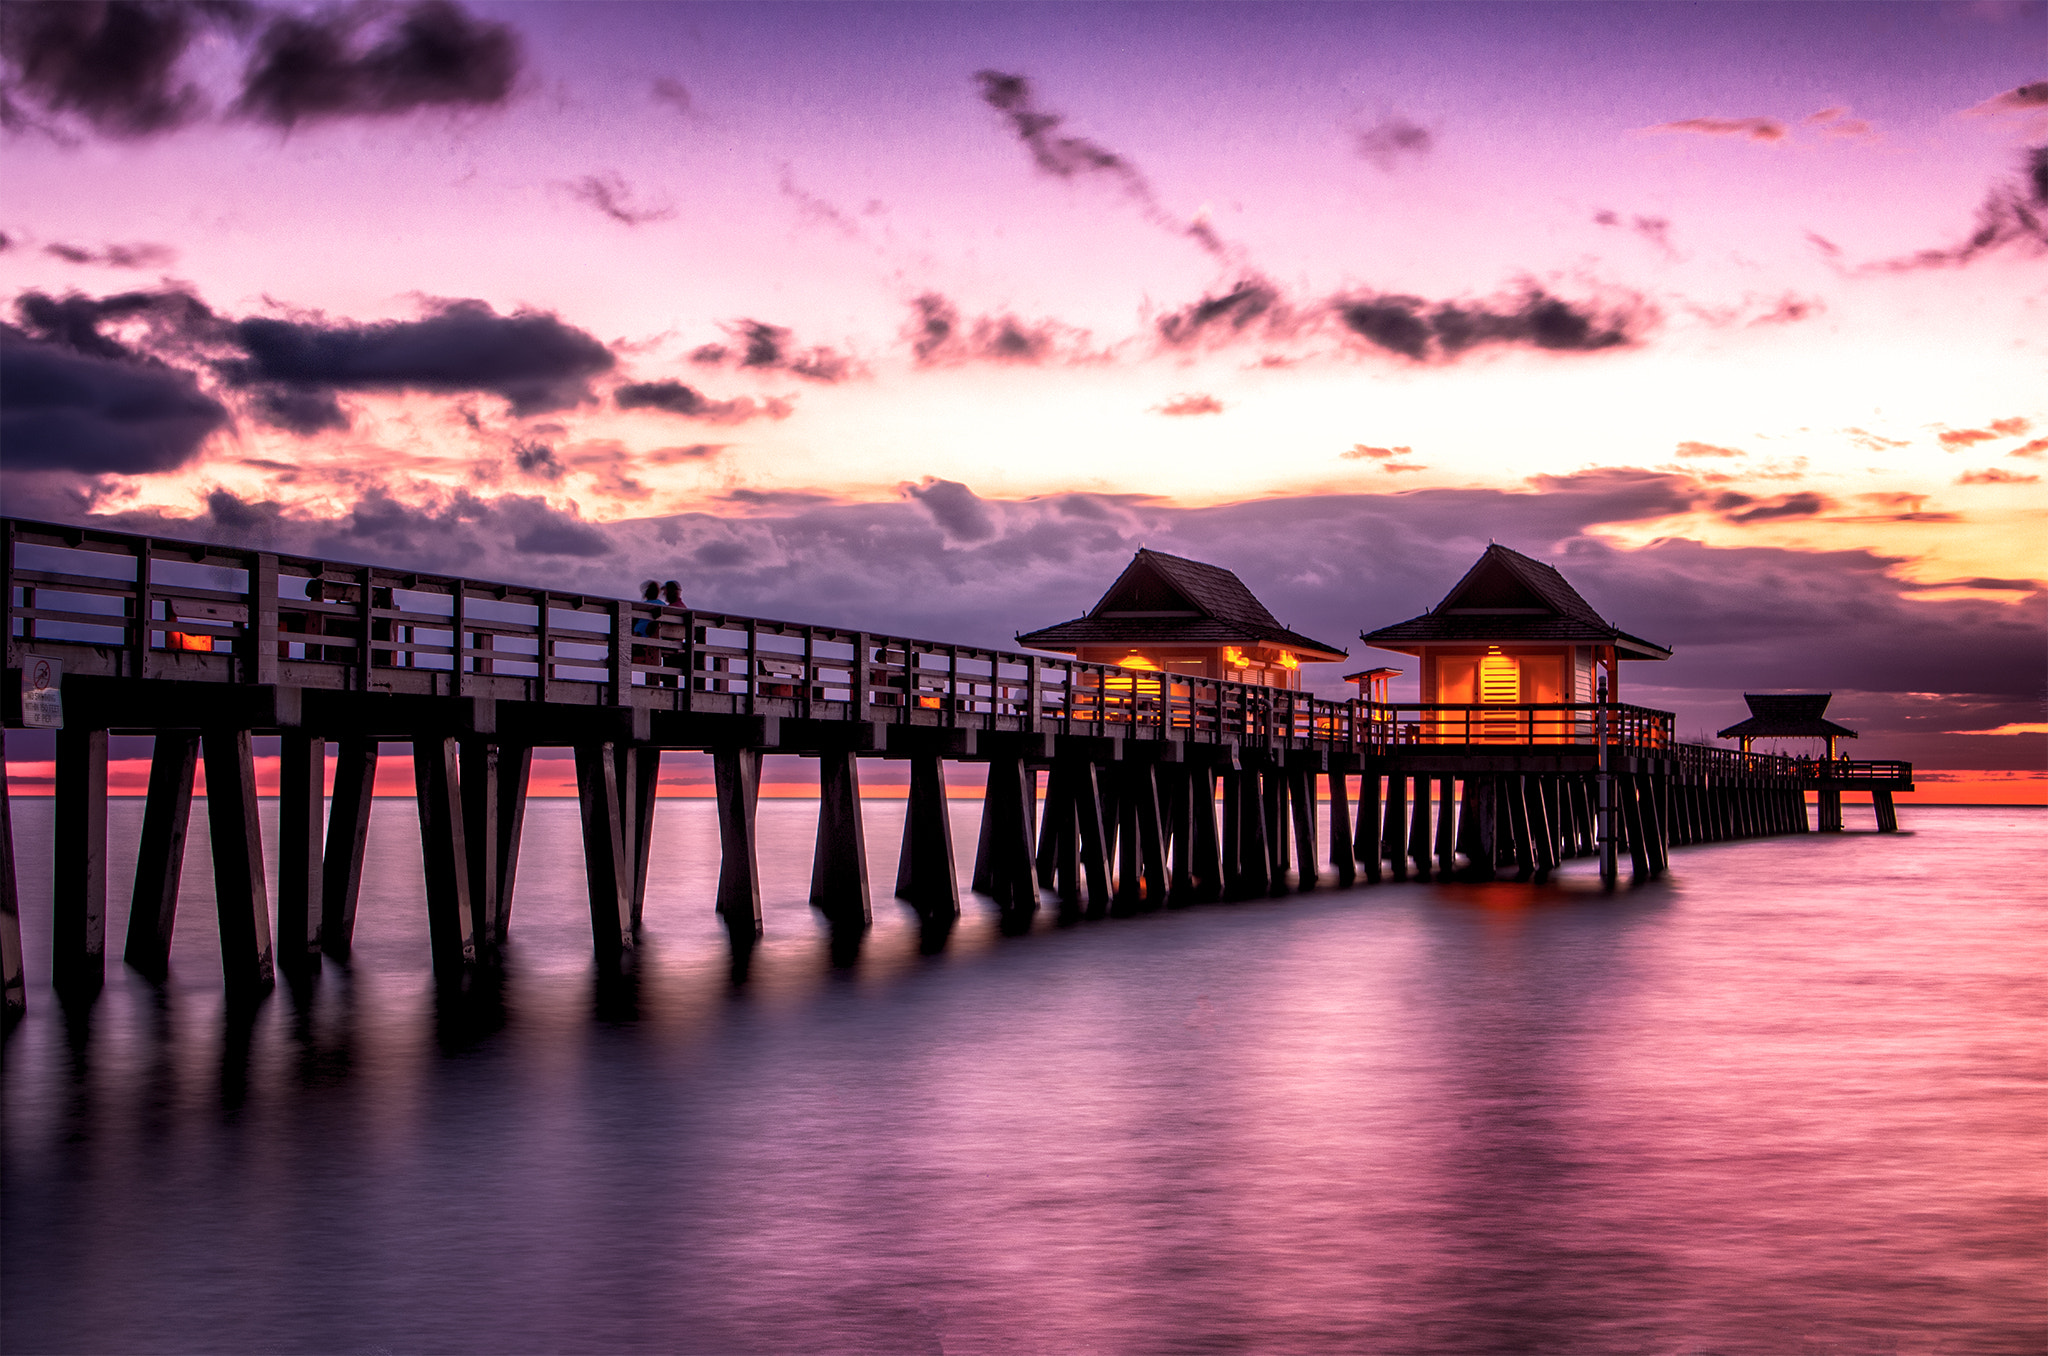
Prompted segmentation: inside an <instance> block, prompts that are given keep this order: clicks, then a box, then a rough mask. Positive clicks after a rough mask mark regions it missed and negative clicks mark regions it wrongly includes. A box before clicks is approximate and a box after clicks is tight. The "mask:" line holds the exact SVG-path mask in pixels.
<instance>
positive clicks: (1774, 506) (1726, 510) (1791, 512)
mask: <svg viewBox="0 0 2048 1356" xmlns="http://www.w3.org/2000/svg"><path fill="white" fill-rule="evenodd" d="M1712 507H1713V509H1714V511H1715V512H1717V513H1719V514H1720V515H1721V516H1722V517H1723V518H1726V519H1727V520H1728V521H1729V522H1731V523H1766V522H1771V521H1773V520H1775V519H1778V518H1811V517H1813V516H1814V515H1815V514H1817V513H1823V512H1826V511H1827V509H1828V508H1829V507H1830V505H1829V503H1828V501H1827V500H1826V499H1824V498H1822V497H1821V496H1820V495H1817V494H1814V493H1812V492H1811V491H1808V490H1801V491H1799V492H1798V493H1796V494H1787V495H1780V496H1779V497H1778V498H1776V499H1772V500H1765V501H1759V500H1757V499H1756V498H1754V497H1752V496H1750V495H1746V494H1739V493H1736V492H1734V491H1730V492H1728V493H1726V494H1720V495H1716V496H1715V497H1714V500H1713V504H1712Z"/></svg>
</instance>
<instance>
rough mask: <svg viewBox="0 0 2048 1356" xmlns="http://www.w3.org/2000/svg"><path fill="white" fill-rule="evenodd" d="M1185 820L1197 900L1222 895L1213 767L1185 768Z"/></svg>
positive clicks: (1221, 844)
mask: <svg viewBox="0 0 2048 1356" xmlns="http://www.w3.org/2000/svg"><path fill="white" fill-rule="evenodd" d="M1187 786H1188V821H1189V823H1190V824H1191V825H1192V826H1193V830H1194V848H1193V852H1194V869H1195V895H1194V897H1195V898H1196V899H1198V900H1202V899H1218V898H1221V897H1222V894H1223V840H1222V839H1221V837H1219V836H1218V834H1217V832H1216V769H1214V768H1212V767H1207V766H1203V767H1192V768H1189V769H1188V774H1187Z"/></svg>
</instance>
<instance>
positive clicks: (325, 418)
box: [250, 386, 349, 438]
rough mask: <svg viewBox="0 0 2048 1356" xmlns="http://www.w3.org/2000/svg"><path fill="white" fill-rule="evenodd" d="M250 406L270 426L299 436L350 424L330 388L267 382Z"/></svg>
mask: <svg viewBox="0 0 2048 1356" xmlns="http://www.w3.org/2000/svg"><path fill="white" fill-rule="evenodd" d="M250 409H251V412H252V413H254V414H255V416H256V417H257V418H258V419H260V420H262V421H263V422H264V423H266V424H268V425H270V426H271V427H272V428H281V429H284V430H285V431H286V432H288V433H296V434H298V435H299V436H300V437H302V438H310V437H311V436H313V435H314V434H316V433H324V432H326V431H328V430H329V429H345V428H347V427H348V426H349V417H348V411H346V410H344V409H342V408H341V402H340V401H338V400H336V399H335V398H334V392H332V391H322V390H317V389H314V390H301V389H298V388H294V387H290V386H268V387H264V388H262V389H260V390H259V391H258V392H257V393H256V396H255V399H254V400H252V401H251V402H250Z"/></svg>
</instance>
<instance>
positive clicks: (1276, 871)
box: [1259, 762, 1294, 894]
mask: <svg viewBox="0 0 2048 1356" xmlns="http://www.w3.org/2000/svg"><path fill="white" fill-rule="evenodd" d="M1259 780H1260V782H1261V784H1262V785H1263V787H1264V790H1265V800H1264V805H1265V810H1266V852H1267V854H1268V858H1269V860H1268V862H1267V871H1268V872H1269V874H1270V884H1271V886H1272V888H1273V892H1274V893H1275V894H1278V893H1280V892H1281V891H1283V890H1285V889H1286V888H1287V873H1288V872H1289V871H1290V870H1292V869H1293V866H1294V862H1293V854H1292V853H1291V852H1290V851H1289V850H1288V833H1287V829H1288V824H1287V803H1288V800H1289V797H1288V794H1287V790H1288V783H1287V769H1286V767H1285V766H1283V765H1282V764H1280V763H1278V762H1272V763H1268V764H1267V765H1266V766H1265V767H1263V768H1261V769H1259Z"/></svg>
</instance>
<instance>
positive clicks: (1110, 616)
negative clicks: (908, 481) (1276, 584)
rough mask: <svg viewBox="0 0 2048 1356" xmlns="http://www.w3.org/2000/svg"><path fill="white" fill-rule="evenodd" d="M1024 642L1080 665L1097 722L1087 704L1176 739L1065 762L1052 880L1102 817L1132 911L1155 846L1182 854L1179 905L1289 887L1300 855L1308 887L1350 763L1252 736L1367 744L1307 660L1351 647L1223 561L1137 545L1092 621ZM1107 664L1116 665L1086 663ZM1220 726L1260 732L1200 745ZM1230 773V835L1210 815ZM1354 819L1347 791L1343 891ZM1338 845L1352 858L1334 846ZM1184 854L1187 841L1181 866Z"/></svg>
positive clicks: (1053, 788) (1051, 843) (1147, 894)
mask: <svg viewBox="0 0 2048 1356" xmlns="http://www.w3.org/2000/svg"><path fill="white" fill-rule="evenodd" d="M1017 640H1018V643H1020V644H1022V645H1027V646H1030V647H1031V648H1033V649H1038V650H1050V651H1053V652H1055V653H1061V654H1067V655H1072V656H1073V657H1074V662H1075V664H1076V666H1077V668H1078V669H1079V671H1078V672H1077V674H1076V683H1077V685H1078V686H1077V689H1076V695H1075V701H1076V708H1077V710H1080V711H1082V712H1086V711H1087V710H1088V706H1089V703H1090V702H1091V701H1092V702H1093V703H1095V704H1096V705H1098V706H1099V707H1100V708H1101V709H1103V710H1104V711H1107V712H1115V711H1117V710H1118V709H1120V708H1128V709H1129V710H1130V711H1131V712H1132V715H1133V720H1134V721H1135V722H1136V724H1134V725H1133V726H1132V727H1131V728H1132V729H1133V731H1134V733H1135V731H1136V730H1138V729H1140V728H1143V727H1148V726H1154V725H1156V727H1157V728H1158V730H1159V731H1160V733H1161V734H1162V735H1163V736H1165V737H1164V738H1162V739H1159V740H1156V741H1153V740H1138V739H1123V740H1120V741H1115V742H1113V743H1105V744H1104V752H1103V754H1102V757H1103V759H1104V761H1103V762H1102V763H1101V764H1100V766H1093V765H1086V764H1082V763H1080V762H1078V761H1075V760H1068V762H1067V763H1066V765H1065V767H1064V770H1063V769H1062V767H1060V766H1055V768H1054V769H1053V776H1052V779H1051V780H1049V781H1048V783H1047V788H1046V792H1047V804H1046V811H1045V824H1046V827H1045V829H1044V831H1043V832H1042V833H1041V834H1040V839H1039V841H1040V857H1041V863H1042V865H1041V875H1042V876H1045V875H1046V874H1047V873H1046V871H1045V867H1044V865H1043V864H1044V863H1049V862H1051V861H1053V860H1055V859H1062V860H1063V859H1064V858H1065V857H1068V856H1071V855H1072V846H1073V845H1074V844H1076V843H1078V842H1082V841H1083V840H1087V839H1089V838H1090V837H1091V835H1093V834H1095V832H1096V831H1095V830H1094V829H1093V828H1092V827H1091V824H1092V821H1093V820H1094V818H1095V816H1096V815H1097V814H1098V812H1099V814H1100V816H1101V822H1102V823H1103V826H1104V827H1103V830H1102V832H1101V837H1102V838H1103V839H1104V840H1105V841H1110V840H1113V841H1114V842H1115V844H1116V852H1115V856H1116V859H1117V872H1116V876H1117V899H1118V902H1119V904H1120V905H1121V906H1122V907H1126V908H1130V907H1137V906H1138V904H1139V902H1140V899H1141V892H1140V891H1139V889H1138V882H1139V881H1140V880H1141V878H1143V877H1144V876H1146V875H1147V869H1146V867H1145V865H1144V863H1145V860H1146V858H1147V854H1148V853H1150V852H1151V851H1152V850H1151V849H1150V848H1148V847H1147V846H1146V845H1147V844H1148V843H1151V842H1152V841H1153V840H1154V839H1155V838H1157V839H1158V840H1159V841H1160V842H1161V843H1162V844H1163V845H1165V846H1166V847H1171V850H1172V854H1173V857H1174V862H1175V866H1174V872H1173V880H1174V882H1175V883H1174V884H1173V886H1172V889H1173V890H1174V891H1175V892H1177V893H1179V894H1180V896H1181V897H1182V898H1203V897H1208V898H1213V897H1214V896H1215V895H1216V893H1218V892H1219V891H1220V892H1222V893H1224V894H1228V895H1231V896H1233V897H1244V896H1250V895H1255V894H1263V893H1265V892H1266V891H1267V890H1268V889H1269V888H1271V889H1284V888H1285V886H1284V885H1283V884H1282V882H1283V881H1284V880H1285V878H1286V875H1287V873H1288V872H1289V871H1290V870H1291V869H1293V868H1292V860H1291V859H1293V858H1298V859H1299V864H1300V871H1301V874H1300V879H1301V880H1302V882H1303V883H1304V884H1310V883H1313V882H1314V881H1315V879H1316V858H1317V856H1319V855H1320V854H1319V850H1318V847H1317V843H1316V838H1317V835H1316V832H1315V817H1316V801H1317V798H1316V792H1315V782H1316V779H1317V775H1318V774H1319V773H1322V772H1326V771H1328V770H1329V769H1330V768H1331V767H1332V766H1333V764H1332V763H1331V761H1330V759H1331V758H1332V757H1333V756H1334V757H1338V758H1339V759H1340V760H1341V759H1342V758H1343V757H1344V756H1345V755H1343V754H1334V753H1330V752H1324V753H1318V752H1317V751H1315V750H1313V749H1311V748H1308V747H1295V743H1294V740H1293V739H1292V737H1291V733H1290V735H1289V736H1288V737H1283V738H1282V739H1281V740H1280V741H1279V742H1278V743H1277V744H1276V743H1274V742H1273V741H1272V740H1271V738H1270V737H1269V735H1268V734H1267V733H1250V732H1254V731H1256V732H1274V731H1280V730H1286V731H1289V732H1292V731H1293V730H1294V729H1295V728H1297V726H1298V725H1300V723H1301V722H1302V721H1303V719H1304V718H1306V720H1307V722H1308V725H1307V727H1306V728H1309V729H1311V730H1313V729H1330V730H1334V729H1335V728H1337V725H1338V724H1342V725H1344V727H1345V728H1346V729H1350V730H1355V731H1356V733H1357V734H1358V735H1361V736H1362V734H1363V733H1364V731H1363V730H1362V729H1359V728H1358V725H1359V722H1358V721H1357V719H1356V716H1357V712H1356V708H1354V707H1352V706H1350V705H1349V704H1344V705H1341V706H1340V705H1339V704H1336V703H1330V702H1324V701H1321V699H1319V698H1316V697H1315V696H1314V695H1313V694H1311V693H1308V692H1305V691H1303V685H1302V681H1301V669H1302V665H1304V664H1323V663H1334V662H1336V661H1338V660H1342V659H1344V658H1345V657H1346V655H1345V652H1344V651H1343V650H1341V649H1339V648H1337V647H1336V646H1334V645H1327V644H1324V643H1323V642H1322V641H1319V640H1313V639H1311V638H1309V637H1308V636H1305V635H1302V634H1301V633H1300V632H1298V631H1293V630H1289V629H1288V628H1287V627H1286V626H1283V625H1282V624H1281V623H1280V621H1279V619H1277V618H1276V617H1274V615H1273V614H1272V612H1270V611H1269V610H1268V609H1267V608H1266V605H1265V604H1264V603H1262V602H1260V601H1259V600H1258V598H1257V597H1255V596H1254V595H1253V593H1252V591H1251V590H1250V589H1248V588H1246V587H1245V584H1244V581H1243V580H1241V579H1239V578H1238V577H1237V576H1236V575H1235V574H1233V573H1231V572H1230V571H1229V570H1226V569H1224V568H1223V567H1222V566H1220V565H1209V564H1205V563H1203V562H1201V561H1197V560H1188V559H1185V558H1184V557H1181V556H1170V555H1167V554H1165V553H1164V552H1161V551H1151V550H1142V549H1141V550H1140V551H1139V552H1138V553H1137V554H1136V555H1135V556H1133V557H1132V558H1131V563H1130V564H1129V565H1127V566H1125V567H1124V571H1123V573H1122V574H1120V575H1118V576H1117V578H1116V580H1115V582H1114V583H1112V584H1111V585H1110V586H1109V589H1108V590H1107V591H1106V592H1105V593H1104V594H1103V595H1102V597H1101V598H1099V599H1098V600H1096V603H1095V606H1094V607H1093V608H1091V609H1089V610H1088V612H1087V613H1085V614H1084V615H1082V616H1079V617H1075V618H1074V619H1072V620H1071V621H1064V622H1061V623H1059V624H1058V625H1057V626H1048V627H1045V628H1044V629H1042V630H1038V631H1031V632H1024V633H1019V635H1018V636H1017ZM1096 664H1100V665H1114V666H1115V667H1113V668H1102V669H1094V668H1086V667H1081V666H1086V665H1096ZM1154 675H1156V676H1154ZM1225 707H1228V708H1229V711H1230V714H1229V715H1228V716H1227V717H1226V716H1224V715H1223V714H1222V713H1223V711H1224V708H1225ZM1212 710H1213V711H1214V712H1215V713H1217V714H1214V715H1212V714H1210V713H1211V712H1212ZM1319 711H1320V712H1321V713H1322V714H1321V715H1317V714H1316V713H1317V712H1319ZM1219 721H1221V722H1222V723H1223V724H1233V725H1234V726H1235V727H1236V728H1239V729H1242V730H1244V731H1246V732H1247V733H1248V734H1249V735H1250V737H1240V736H1233V737H1230V738H1228V739H1227V740H1222V741H1219V742H1218V743H1217V744H1216V745H1214V746H1212V747H1209V748H1201V747H1198V746H1197V745H1196V744H1195V743H1190V742H1189V741H1190V739H1199V738H1200V737H1201V736H1202V734H1203V732H1204V731H1206V730H1208V729H1210V728H1215V729H1217V730H1218V731H1219V732H1220V731H1221V729H1222V724H1219V723H1218V722H1219ZM1319 722H1320V723H1319ZM1111 749H1114V752H1110V751H1109V750H1111ZM1219 777H1220V778H1221V780H1222V783H1223V825H1222V828H1221V831H1220V833H1221V837H1220V840H1218V839H1217V830H1216V827H1215V825H1214V821H1213V818H1212V814H1211V812H1212V811H1213V808H1214V804H1215V788H1216V781H1217V779H1218V778H1219ZM1342 783H1343V775H1342V773H1341V772H1334V773H1331V774H1330V784H1331V785H1332V787H1333V788H1336V789H1337V790H1338V791H1340V792H1341V790H1342ZM1347 814H1348V811H1346V810H1345V808H1344V802H1343V800H1342V797H1341V795H1340V796H1338V798H1337V799H1336V800H1335V801H1334V802H1333V809H1332V819H1331V823H1332V844H1333V847H1332V852H1333V854H1335V858H1333V864H1335V865H1336V868H1337V876H1338V879H1339V880H1340V881H1342V882H1345V883H1349V882H1350V880H1351V879H1352V861H1351V853H1350V838H1349V825H1348V823H1344V822H1343V821H1344V820H1345V817H1346V815H1347ZM1155 822H1156V823H1159V824H1160V825H1161V827H1160V829H1159V830H1158V831H1157V832H1155V831H1154V830H1153V828H1152V827H1151V826H1152V825H1153V824H1154V823H1155ZM1077 824H1078V825H1079V827H1078V828H1077V827H1076V825H1077ZM1290 827H1291V829H1292V834H1291V837H1292V840H1293V842H1292V847H1291V850H1290V842H1289V839H1290V832H1289V830H1290ZM1077 835H1078V837H1077ZM1340 837H1341V839H1342V842H1343V848H1342V851H1341V852H1339V850H1338V849H1337V847H1336V846H1335V844H1336V843H1337V842H1338V840H1339V838H1340ZM1212 844H1213V845H1214V846H1213V850H1212ZM1174 845H1186V847H1187V852H1186V854H1185V856H1183V854H1182V851H1181V848H1180V847H1179V846H1174ZM1154 855H1157V854H1154ZM1212 857H1213V858H1214V860H1213V861H1211V860H1210V858H1212ZM1338 859H1341V860H1338ZM1183 860H1185V861H1186V862H1187V865H1186V866H1182V865H1181V863H1182V861H1183ZM1204 862H1207V863H1208V865H1207V866H1206V867H1205V866H1204V865H1203V863H1204ZM1161 887H1162V888H1161V889H1159V890H1156V891H1155V890H1152V889H1150V888H1149V887H1148V888H1147V889H1145V890H1144V891H1143V892H1142V899H1143V901H1144V902H1145V903H1146V905H1147V906H1149V905H1150V904H1151V903H1152V902H1155V901H1156V900H1158V899H1162V898H1164V897H1165V894H1166V893H1167V891H1166V889H1165V882H1164V881H1162V882H1161Z"/></svg>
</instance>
